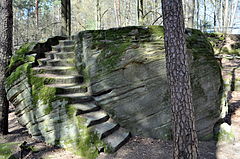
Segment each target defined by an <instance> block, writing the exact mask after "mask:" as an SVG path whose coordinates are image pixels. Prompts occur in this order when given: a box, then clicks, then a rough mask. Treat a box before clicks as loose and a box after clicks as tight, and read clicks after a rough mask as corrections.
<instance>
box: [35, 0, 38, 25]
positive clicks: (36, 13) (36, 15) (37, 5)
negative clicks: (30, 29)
mask: <svg viewBox="0 0 240 159" xmlns="http://www.w3.org/2000/svg"><path fill="white" fill-rule="evenodd" d="M35 7H36V26H37V29H38V0H36V6H35Z"/></svg>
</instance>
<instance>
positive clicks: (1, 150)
mask: <svg viewBox="0 0 240 159" xmlns="http://www.w3.org/2000/svg"><path fill="white" fill-rule="evenodd" d="M18 146H19V143H15V142H9V143H0V159H15V157H14V156H13V153H14V150H15V149H16V148H17V147H18Z"/></svg>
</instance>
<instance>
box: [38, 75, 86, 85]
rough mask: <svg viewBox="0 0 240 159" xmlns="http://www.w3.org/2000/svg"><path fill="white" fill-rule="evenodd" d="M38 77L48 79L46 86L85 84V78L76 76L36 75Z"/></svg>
mask: <svg viewBox="0 0 240 159" xmlns="http://www.w3.org/2000/svg"><path fill="white" fill-rule="evenodd" d="M35 76H36V77H39V78H46V79H49V80H46V83H45V84H64V83H72V84H81V83H83V76H80V75H75V76H70V75H68V76H67V75H55V74H36V75H35Z"/></svg>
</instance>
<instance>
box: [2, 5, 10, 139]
mask: <svg viewBox="0 0 240 159" xmlns="http://www.w3.org/2000/svg"><path fill="white" fill-rule="evenodd" d="M0 21H1V23H0V132H1V133H2V134H7V133H8V107H9V105H8V104H9V103H8V101H7V98H6V92H5V89H4V80H5V78H6V68H7V65H8V61H9V57H10V56H11V54H12V30H13V12H12V0H1V1H0Z"/></svg>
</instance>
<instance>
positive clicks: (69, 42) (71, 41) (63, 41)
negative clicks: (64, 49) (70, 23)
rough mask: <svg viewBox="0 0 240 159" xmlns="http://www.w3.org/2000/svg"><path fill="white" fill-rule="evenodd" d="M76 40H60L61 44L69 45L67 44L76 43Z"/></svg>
mask: <svg viewBox="0 0 240 159" xmlns="http://www.w3.org/2000/svg"><path fill="white" fill-rule="evenodd" d="M74 43H75V41H73V40H59V45H61V46H67V45H74Z"/></svg>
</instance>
